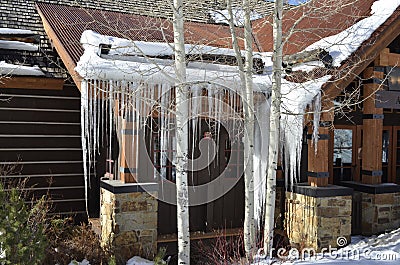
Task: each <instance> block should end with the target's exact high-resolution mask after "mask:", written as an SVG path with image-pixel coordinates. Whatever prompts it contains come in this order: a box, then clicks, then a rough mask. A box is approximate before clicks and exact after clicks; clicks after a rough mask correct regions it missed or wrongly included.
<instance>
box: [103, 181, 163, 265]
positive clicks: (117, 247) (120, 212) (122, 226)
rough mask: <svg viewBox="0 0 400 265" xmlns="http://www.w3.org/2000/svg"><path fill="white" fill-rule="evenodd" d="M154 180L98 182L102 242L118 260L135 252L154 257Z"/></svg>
mask: <svg viewBox="0 0 400 265" xmlns="http://www.w3.org/2000/svg"><path fill="white" fill-rule="evenodd" d="M157 187H158V185H157V184H142V185H140V184H137V183H131V184H124V183H122V182H121V181H117V180H102V182H101V210H100V223H101V244H102V246H103V247H105V248H110V249H111V250H112V251H113V253H114V255H115V257H116V259H117V261H118V263H119V264H125V263H124V262H126V261H127V260H128V259H129V258H131V257H133V256H135V255H137V256H141V257H145V258H148V259H153V258H154V256H155V255H156V252H157V208H158V203H157V198H156V196H157Z"/></svg>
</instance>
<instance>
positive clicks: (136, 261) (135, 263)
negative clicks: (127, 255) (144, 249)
mask: <svg viewBox="0 0 400 265" xmlns="http://www.w3.org/2000/svg"><path fill="white" fill-rule="evenodd" d="M153 264H154V262H153V261H150V260H147V259H144V258H141V257H138V256H134V257H133V258H131V259H129V260H128V261H127V262H126V265H153Z"/></svg>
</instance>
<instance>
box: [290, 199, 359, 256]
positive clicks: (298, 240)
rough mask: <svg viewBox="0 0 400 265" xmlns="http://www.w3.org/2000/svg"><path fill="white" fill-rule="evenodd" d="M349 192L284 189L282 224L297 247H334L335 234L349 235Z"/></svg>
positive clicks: (348, 239)
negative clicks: (319, 194)
mask: <svg viewBox="0 0 400 265" xmlns="http://www.w3.org/2000/svg"><path fill="white" fill-rule="evenodd" d="M351 204H352V197H351V196H335V197H311V196H306V195H303V194H298V193H294V192H287V193H286V207H287V212H286V220H285V224H286V228H287V232H288V236H289V239H290V241H291V243H293V244H294V245H295V246H296V247H298V248H303V247H312V248H314V249H315V250H316V251H319V250H321V249H322V248H324V247H329V246H331V247H337V238H338V237H345V238H346V239H347V242H350V238H351V206H352V205H351Z"/></svg>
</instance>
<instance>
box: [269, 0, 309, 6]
mask: <svg viewBox="0 0 400 265" xmlns="http://www.w3.org/2000/svg"><path fill="white" fill-rule="evenodd" d="M267 1H269V2H274V0H267ZM307 1H308V0H289V1H288V4H291V5H300V4H302V3H305V2H307Z"/></svg>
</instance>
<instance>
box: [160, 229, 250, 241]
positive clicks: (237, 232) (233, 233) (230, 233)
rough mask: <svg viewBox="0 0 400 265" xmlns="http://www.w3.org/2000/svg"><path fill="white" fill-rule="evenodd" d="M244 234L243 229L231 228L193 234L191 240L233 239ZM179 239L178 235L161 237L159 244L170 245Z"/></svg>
mask: <svg viewBox="0 0 400 265" xmlns="http://www.w3.org/2000/svg"><path fill="white" fill-rule="evenodd" d="M242 234H243V230H242V228H229V229H224V230H221V231H219V230H217V231H212V232H207V233H204V232H191V233H190V240H202V239H211V238H218V237H231V236H240V235H242ZM177 239H178V237H177V235H176V234H167V235H159V236H158V238H157V243H168V242H176V241H177Z"/></svg>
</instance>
